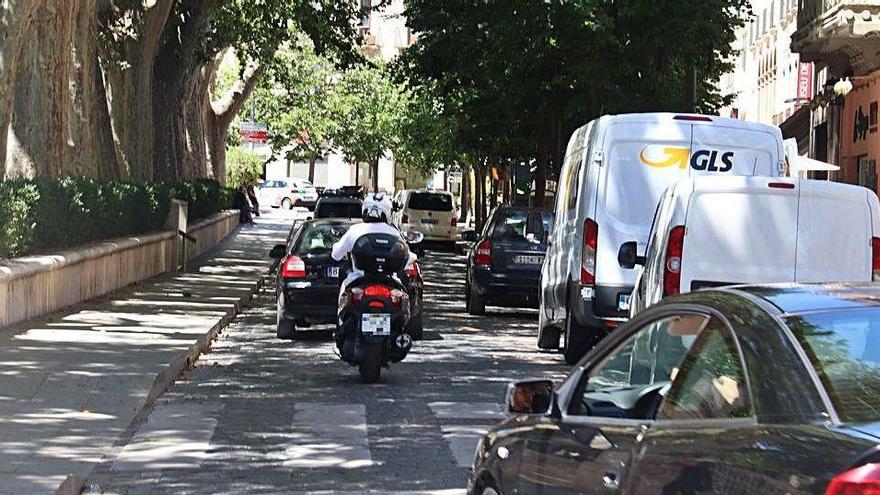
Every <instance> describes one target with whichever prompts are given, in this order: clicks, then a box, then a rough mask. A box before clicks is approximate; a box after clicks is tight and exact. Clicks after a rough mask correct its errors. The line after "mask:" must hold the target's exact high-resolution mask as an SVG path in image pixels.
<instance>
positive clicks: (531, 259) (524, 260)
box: [513, 256, 544, 265]
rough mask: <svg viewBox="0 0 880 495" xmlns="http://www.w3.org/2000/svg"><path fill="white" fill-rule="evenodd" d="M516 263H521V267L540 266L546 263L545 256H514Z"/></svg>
mask: <svg viewBox="0 0 880 495" xmlns="http://www.w3.org/2000/svg"><path fill="white" fill-rule="evenodd" d="M513 262H514V263H519V264H521V265H540V264H542V263H544V257H543V256H514V257H513Z"/></svg>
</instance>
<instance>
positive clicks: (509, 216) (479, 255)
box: [462, 206, 553, 315]
mask: <svg viewBox="0 0 880 495" xmlns="http://www.w3.org/2000/svg"><path fill="white" fill-rule="evenodd" d="M552 223H553V214H552V213H550V212H547V211H543V210H540V209H535V208H521V207H513V206H500V207H498V208H496V209H495V210H494V211H493V212H492V214H491V215H490V216H489V219H488V220H487V221H486V225H485V227H484V228H483V232H482V233H481V234H477V232H475V231H467V232H464V233H462V239H463V240H465V241H468V242H474V243H475V244H474V246H473V247H472V248H471V250H470V252H469V254H468V258H467V281H466V284H465V302H466V306H467V310H468V313H470V314H472V315H481V314H484V313H485V312H486V305H487V304H492V305H496V306H510V307H532V308H537V307H538V290H539V289H540V285H541V282H540V276H541V264H542V263H544V253H545V252H546V251H547V237H548V235H549V230H550V225H551V224H552Z"/></svg>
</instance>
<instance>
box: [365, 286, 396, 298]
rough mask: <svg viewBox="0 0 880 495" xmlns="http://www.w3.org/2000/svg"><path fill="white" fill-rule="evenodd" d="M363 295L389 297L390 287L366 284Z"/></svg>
mask: <svg viewBox="0 0 880 495" xmlns="http://www.w3.org/2000/svg"><path fill="white" fill-rule="evenodd" d="M364 297H386V298H388V297H391V289H390V288H388V287H385V286H384V285H368V286H366V287H364Z"/></svg>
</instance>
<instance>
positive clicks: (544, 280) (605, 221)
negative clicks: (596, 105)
mask: <svg viewBox="0 0 880 495" xmlns="http://www.w3.org/2000/svg"><path fill="white" fill-rule="evenodd" d="M783 166H784V162H783V151H782V134H781V132H780V131H779V129H778V128H776V127H771V126H767V125H762V124H755V123H747V122H743V121H739V120H734V119H727V118H722V117H709V116H703V115H676V114H668V113H649V114H632V115H616V116H603V117H601V118H599V119H597V120H594V121H592V122H590V123H589V124H587V125H585V126H583V127H581V128H580V129H578V130H577V131H575V133H574V134H573V136H572V137H571V140H570V141H569V143H568V148H567V150H566V154H565V161H564V163H563V168H562V171H561V174H560V179H559V186H558V191H557V196H556V220H555V223H554V227H553V229H552V232H551V234H550V239H549V241H550V246H549V248H548V250H547V256H546V258H545V260H544V264H543V266H542V271H541V294H540V296H541V308H540V313H539V325H538V326H539V334H538V347H540V348H542V349H556V348H558V347H559V342H560V335H561V334H564V336H565V339H564V353H565V359H566V361H567V362H569V363H574V362H576V361H577V360H578V359H579V358H580V357H581V356H582V355H583V354H584V353H586V351H587V350H589V349H590V348H591V347H592V346H593V345H594V344H595V343H596V342H597V341H598V339H599V338H601V337H602V336H603V335H604V334H605V333H606V332H607V331H608V330H610V329H612V328H615V327H616V326H617V325H618V324H619V322H621V321H623V320H624V319H625V318H626V317H628V315H629V297H630V294H631V293H632V289H633V285H634V283H635V277H636V270H634V269H631V268H623V267H621V266H620V264H619V263H618V261H617V255H618V252H619V251H620V247H621V245H623V244H624V243H626V242H629V241H636V242H637V243H638V244H639V245H641V246H644V245H645V244H646V242H647V240H648V233H649V231H650V228H651V220H652V219H653V217H654V211H655V210H656V208H657V203H658V202H659V200H660V197H661V196H662V195H663V193H664V192H665V191H666V189H667V188H668V187H669V186H670V185H672V184H674V183H675V182H677V181H678V180H680V179H682V178H685V177H690V176H695V175H706V174H709V175H761V176H773V177H775V176H778V175H780V172H781V171H782V170H783Z"/></svg>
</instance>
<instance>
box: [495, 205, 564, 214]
mask: <svg viewBox="0 0 880 495" xmlns="http://www.w3.org/2000/svg"><path fill="white" fill-rule="evenodd" d="M498 211H528V212H535V213H553V212H552V211H550V210H549V209H548V208H539V207H537V206H511V205H501V206H499V207H498Z"/></svg>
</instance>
